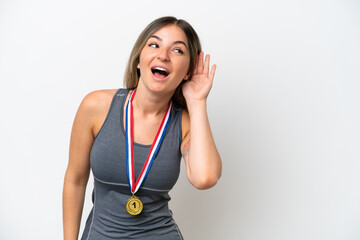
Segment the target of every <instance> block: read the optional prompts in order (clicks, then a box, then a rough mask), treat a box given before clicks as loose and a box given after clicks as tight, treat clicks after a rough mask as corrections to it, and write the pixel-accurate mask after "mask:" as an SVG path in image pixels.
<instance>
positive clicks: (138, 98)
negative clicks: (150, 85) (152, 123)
mask: <svg viewBox="0 0 360 240" xmlns="http://www.w3.org/2000/svg"><path fill="white" fill-rule="evenodd" d="M171 97H172V94H171V93H170V94H154V93H150V92H148V91H146V90H145V88H143V87H142V86H141V84H139V86H138V87H137V89H136V95H135V96H134V100H133V106H134V109H136V112H138V113H140V114H141V115H163V114H164V112H166V110H167V108H168V106H169V102H170V101H171Z"/></svg>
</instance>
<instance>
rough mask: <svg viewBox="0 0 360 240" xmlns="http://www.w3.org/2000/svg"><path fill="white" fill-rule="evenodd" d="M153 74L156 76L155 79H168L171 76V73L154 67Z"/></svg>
mask: <svg viewBox="0 0 360 240" xmlns="http://www.w3.org/2000/svg"><path fill="white" fill-rule="evenodd" d="M151 72H152V73H153V74H154V76H155V77H158V78H166V77H167V76H168V75H169V72H168V71H167V70H166V69H165V68H162V67H153V68H152V69H151Z"/></svg>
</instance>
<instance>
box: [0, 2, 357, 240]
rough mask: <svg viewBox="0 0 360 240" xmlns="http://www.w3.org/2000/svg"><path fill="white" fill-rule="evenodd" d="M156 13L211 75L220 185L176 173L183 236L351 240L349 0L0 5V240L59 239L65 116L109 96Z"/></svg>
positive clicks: (353, 123) (353, 23) (352, 44)
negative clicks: (181, 22) (204, 186)
mask: <svg viewBox="0 0 360 240" xmlns="http://www.w3.org/2000/svg"><path fill="white" fill-rule="evenodd" d="M164 15H174V16H176V17H178V18H183V19H186V20H187V21H189V22H190V23H191V24H192V25H193V26H194V28H195V29H196V30H197V32H198V34H199V36H200V38H201V40H202V44H203V49H204V50H205V51H206V52H209V53H211V55H212V61H213V62H214V63H217V65H218V70H217V72H216V78H215V82H214V86H213V89H212V92H211V94H210V96H209V99H208V111H209V117H210V121H211V126H212V129H213V134H214V136H215V140H216V143H217V146H218V149H219V152H220V153H221V156H222V159H223V175H222V178H221V179H220V181H219V182H218V184H217V185H216V186H215V187H214V188H213V189H210V190H206V191H199V190H196V189H194V188H193V187H192V186H191V185H190V184H189V183H188V182H187V180H186V177H185V171H184V165H182V172H181V177H180V179H179V181H178V183H177V185H176V186H175V188H174V189H173V190H172V191H171V192H170V194H171V196H172V198H173V199H172V201H171V204H170V206H171V208H172V210H173V212H174V217H175V220H176V221H177V222H178V224H179V226H180V229H181V230H182V233H183V235H184V237H185V238H186V239H210V240H211V239H246V240H279V239H284V240H303V239H306V240H312V239H314V240H315V239H316V240H320V239H324V240H325V239H326V240H335V239H336V240H358V239H360V204H359V203H360V147H359V146H360V124H359V123H360V106H359V105H360V104H359V103H360V96H359V91H360V83H359V80H360V72H359V71H360V70H359V69H360V57H359V56H360V44H359V43H360V3H359V1H356V0H353V1H351V0H341V1H340V0H338V1H334V0H330V1H325V0H324V1H320V0H297V1H285V0H273V1H267V0H251V1H250V0H248V1H226V0H222V1H194V0H191V1H188V0H182V1H165V0H157V1H145V0H141V1H120V0H102V1H68V0H66V1H64V0H63V1H45V0H43V1H40V0H37V1H35V0H34V1H25V0H23V1H21V0H11V1H10V0H0V79H1V87H0V104H1V106H0V107H1V108H0V112H1V117H0V127H1V129H0V130H1V131H0V134H1V138H0V148H1V155H0V161H1V165H0V239H4V240H8V239H34V240H35V239H36V240H39V239H62V206H61V205H62V203H61V201H62V200H61V198H62V185H63V177H64V173H65V170H66V166H67V161H68V146H69V138H70V131H71V126H72V121H73V118H74V116H75V113H76V110H77V108H78V106H79V104H80V102H81V100H82V98H83V97H84V96H85V95H86V94H87V93H88V92H91V91H93V90H97V89H107V88H119V87H121V86H122V76H123V72H124V69H125V65H126V63H127V60H128V56H129V54H130V51H131V48H132V46H133V44H134V42H135V40H136V38H137V36H138V35H139V33H140V32H141V30H142V29H143V28H144V27H145V26H146V25H147V24H148V23H149V22H150V21H152V20H154V19H155V18H158V17H161V16H164ZM91 191H92V180H91V179H90V181H89V188H88V192H87V198H86V203H85V208H84V214H83V218H84V219H85V218H86V217H87V215H88V213H89V211H90V208H91V200H90V198H91V197H90V196H91ZM83 224H84V222H83V223H82V227H83Z"/></svg>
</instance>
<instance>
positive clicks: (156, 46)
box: [148, 43, 159, 48]
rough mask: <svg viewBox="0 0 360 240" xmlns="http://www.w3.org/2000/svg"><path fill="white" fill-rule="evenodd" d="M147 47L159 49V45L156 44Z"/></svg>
mask: <svg viewBox="0 0 360 240" xmlns="http://www.w3.org/2000/svg"><path fill="white" fill-rule="evenodd" d="M148 46H149V47H152V48H158V47H159V45H158V44H156V43H150V44H149V45H148Z"/></svg>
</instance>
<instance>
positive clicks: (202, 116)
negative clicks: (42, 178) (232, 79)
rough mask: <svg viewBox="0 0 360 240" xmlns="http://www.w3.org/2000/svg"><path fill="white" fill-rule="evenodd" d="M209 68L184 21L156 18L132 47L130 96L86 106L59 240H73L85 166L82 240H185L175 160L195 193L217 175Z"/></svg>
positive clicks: (93, 97) (74, 137)
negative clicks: (175, 200)
mask: <svg viewBox="0 0 360 240" xmlns="http://www.w3.org/2000/svg"><path fill="white" fill-rule="evenodd" d="M198 53H199V54H198ZM209 62H210V56H209V55H207V56H206V57H205V62H204V53H203V52H201V46H200V41H199V39H198V36H197V34H196V32H195V31H194V29H193V28H192V27H191V26H190V25H189V24H188V23H187V22H186V21H184V20H177V19H176V18H174V17H163V18H159V19H156V20H155V21H153V22H152V23H150V24H149V25H148V26H147V28H145V29H144V31H143V32H142V33H141V34H140V36H139V38H138V40H137V42H136V43H135V46H134V48H133V50H132V53H131V55H130V59H129V63H128V66H127V69H126V73H125V78H124V83H125V86H126V89H118V90H116V89H114V90H101V91H95V92H92V93H90V94H88V95H87V96H86V97H85V98H84V99H83V101H82V103H81V105H80V107H79V109H78V112H77V114H76V117H75V120H74V124H73V129H72V133H71V141H70V154H69V164H68V168H67V171H66V175H65V181H64V190H63V223H64V239H66V240H70V239H77V237H78V232H79V226H80V219H81V214H82V208H83V203H84V195H85V188H86V184H87V181H88V177H89V172H90V165H91V169H92V171H93V174H94V191H93V202H94V207H93V209H92V211H91V213H90V215H89V217H88V220H87V222H86V227H85V230H84V233H83V235H82V239H167V240H169V239H182V236H181V233H180V231H179V229H178V227H177V225H176V223H175V222H174V220H173V218H172V213H171V211H170V210H169V208H168V201H169V200H170V197H169V195H168V192H169V190H170V189H171V188H172V187H173V185H174V184H175V182H176V180H177V178H178V176H179V170H180V158H181V156H182V157H183V158H184V160H185V165H186V173H187V177H188V180H189V181H190V183H191V184H192V185H193V186H195V187H196V188H198V189H207V188H210V187H212V186H214V185H215V184H216V182H217V180H218V179H219V178H220V175H221V159H220V156H219V154H218V152H217V150H216V146H215V143H214V140H213V137H212V134H211V130H210V126H209V122H208V117H207V112H206V98H207V96H208V94H209V91H210V89H211V86H212V81H213V78H214V74H215V68H216V66H215V65H214V66H212V68H211V70H210V72H209Z"/></svg>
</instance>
